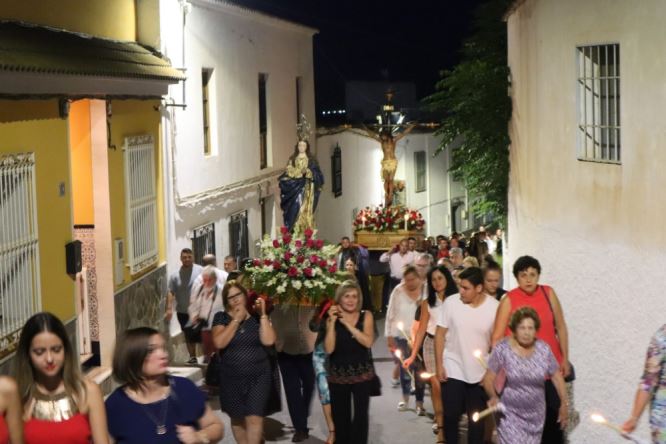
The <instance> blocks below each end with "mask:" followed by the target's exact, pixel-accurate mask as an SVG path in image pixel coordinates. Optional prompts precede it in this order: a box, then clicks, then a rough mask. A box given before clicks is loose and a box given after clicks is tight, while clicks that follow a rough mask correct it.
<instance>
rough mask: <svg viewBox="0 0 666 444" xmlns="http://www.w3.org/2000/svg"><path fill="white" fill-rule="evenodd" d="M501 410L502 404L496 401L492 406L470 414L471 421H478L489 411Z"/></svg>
mask: <svg viewBox="0 0 666 444" xmlns="http://www.w3.org/2000/svg"><path fill="white" fill-rule="evenodd" d="M503 411H504V404H502V403H501V402H498V403H497V404H496V405H494V406H493V407H488V408H487V409H485V410H483V411H481V412H475V413H474V414H473V415H472V421H474V422H478V421H479V420H480V419H483V418H485V417H486V416H488V415H490V414H491V413H495V412H503Z"/></svg>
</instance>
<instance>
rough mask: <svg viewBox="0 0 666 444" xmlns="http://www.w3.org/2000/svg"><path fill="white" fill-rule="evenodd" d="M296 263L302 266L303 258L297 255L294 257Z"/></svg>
mask: <svg viewBox="0 0 666 444" xmlns="http://www.w3.org/2000/svg"><path fill="white" fill-rule="evenodd" d="M296 262H297V263H299V264H302V263H303V262H305V256H301V255H300V254H299V255H298V256H296Z"/></svg>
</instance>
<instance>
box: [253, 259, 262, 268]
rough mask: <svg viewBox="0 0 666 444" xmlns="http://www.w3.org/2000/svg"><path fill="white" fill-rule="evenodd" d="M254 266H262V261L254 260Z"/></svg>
mask: <svg viewBox="0 0 666 444" xmlns="http://www.w3.org/2000/svg"><path fill="white" fill-rule="evenodd" d="M252 265H254V266H255V267H258V266H259V265H261V261H260V260H259V259H253V260H252Z"/></svg>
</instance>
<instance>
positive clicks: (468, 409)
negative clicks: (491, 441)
mask: <svg viewBox="0 0 666 444" xmlns="http://www.w3.org/2000/svg"><path fill="white" fill-rule="evenodd" d="M458 277H459V279H460V283H459V285H458V288H459V290H460V294H459V295H452V296H449V297H448V298H447V299H446V300H445V301H444V304H443V305H442V309H441V311H440V319H439V320H438V321H437V332H436V333H435V362H436V366H437V375H438V377H439V379H440V381H442V400H443V404H444V428H445V429H444V433H445V437H446V442H447V444H457V443H458V423H459V421H460V416H461V415H462V414H463V413H467V416H468V420H469V427H468V434H467V442H468V443H469V444H482V443H483V436H484V427H483V421H479V422H474V421H472V414H473V413H474V412H477V411H482V410H484V409H485V408H486V401H487V398H486V394H485V393H484V390H483V387H482V386H481V380H482V379H483V375H484V374H485V368H484V367H483V366H482V365H481V362H479V360H477V358H476V357H475V356H474V352H475V351H477V350H479V351H480V352H481V358H482V359H483V360H484V361H487V359H488V353H489V351H490V345H491V334H492V329H493V324H494V322H495V313H496V311H497V306H498V305H499V303H498V302H497V300H495V299H494V298H491V297H489V296H488V295H486V294H485V292H484V289H483V272H482V271H481V269H480V268H478V267H470V268H467V269H465V270H463V271H461V272H460V274H459V275H458Z"/></svg>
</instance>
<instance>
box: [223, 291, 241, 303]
mask: <svg viewBox="0 0 666 444" xmlns="http://www.w3.org/2000/svg"><path fill="white" fill-rule="evenodd" d="M242 295H243V293H242V292H240V291H239V292H238V293H236V294H228V295H227V300H229V301H230V300H232V299H236V298H237V297H238V296H242Z"/></svg>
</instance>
